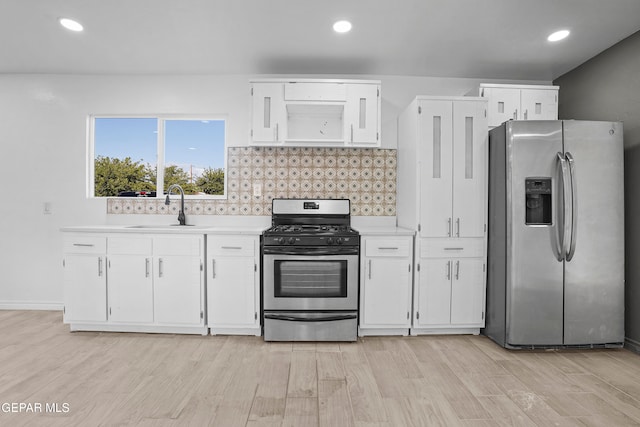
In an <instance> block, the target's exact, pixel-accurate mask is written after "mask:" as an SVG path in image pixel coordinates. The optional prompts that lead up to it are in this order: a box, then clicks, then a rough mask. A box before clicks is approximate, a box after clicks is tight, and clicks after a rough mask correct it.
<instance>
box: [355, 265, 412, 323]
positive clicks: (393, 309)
mask: <svg viewBox="0 0 640 427" xmlns="http://www.w3.org/2000/svg"><path fill="white" fill-rule="evenodd" d="M409 265H410V262H409V260H408V259H406V258H364V265H363V269H362V271H363V273H364V275H365V276H364V282H363V283H364V286H363V289H362V297H361V298H362V301H363V310H362V319H361V323H362V326H377V327H409V312H410V308H409V307H410V300H411V297H410V290H411V272H410V271H409Z"/></svg>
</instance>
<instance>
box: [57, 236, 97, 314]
mask: <svg viewBox="0 0 640 427" xmlns="http://www.w3.org/2000/svg"><path fill="white" fill-rule="evenodd" d="M64 252H65V257H64V262H63V266H64V273H63V282H64V321H65V323H71V322H106V320H107V273H106V268H107V265H106V260H107V239H106V238H104V237H97V236H69V237H67V238H65V240H64Z"/></svg>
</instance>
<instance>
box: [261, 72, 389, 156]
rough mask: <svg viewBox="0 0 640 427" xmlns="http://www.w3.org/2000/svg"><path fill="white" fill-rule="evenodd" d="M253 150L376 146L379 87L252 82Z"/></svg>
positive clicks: (354, 83) (365, 82)
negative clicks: (259, 148) (288, 147)
mask: <svg viewBox="0 0 640 427" xmlns="http://www.w3.org/2000/svg"><path fill="white" fill-rule="evenodd" d="M250 144H251V145H284V146H313V147H322V146H332V147H335V146H352V147H358V146H362V147H377V146H380V82H379V81H373V80H326V79H325V80H321V79H298V80H293V81H291V80H283V79H265V80H255V81H252V82H251V135H250Z"/></svg>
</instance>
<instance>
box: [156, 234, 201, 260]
mask: <svg viewBox="0 0 640 427" xmlns="http://www.w3.org/2000/svg"><path fill="white" fill-rule="evenodd" d="M202 241H203V240H202V237H196V236H179V237H178V236H171V237H168V236H167V237H155V238H154V239H153V254H154V255H155V256H171V255H175V256H193V257H199V256H200V255H201V254H202Z"/></svg>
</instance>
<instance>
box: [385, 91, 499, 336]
mask: <svg viewBox="0 0 640 427" xmlns="http://www.w3.org/2000/svg"><path fill="white" fill-rule="evenodd" d="M487 127H488V125H487V100H486V99H485V98H478V97H435V96H418V97H416V98H415V99H414V100H413V102H411V104H410V105H409V106H408V107H407V108H406V109H405V110H404V112H403V113H402V114H401V115H400V118H399V121H398V190H397V212H398V214H397V218H398V226H400V227H405V228H410V229H413V230H416V231H417V237H416V243H415V244H416V247H415V257H416V259H415V263H416V267H415V269H414V274H415V276H414V290H413V295H414V297H413V315H412V327H411V331H410V333H411V334H412V335H417V334H428V333H438V334H442V333H473V334H478V333H479V332H480V328H482V327H484V307H485V287H486V280H485V277H486V272H485V271H486V243H487V226H486V224H487V150H488V141H487V139H488V132H487Z"/></svg>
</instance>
